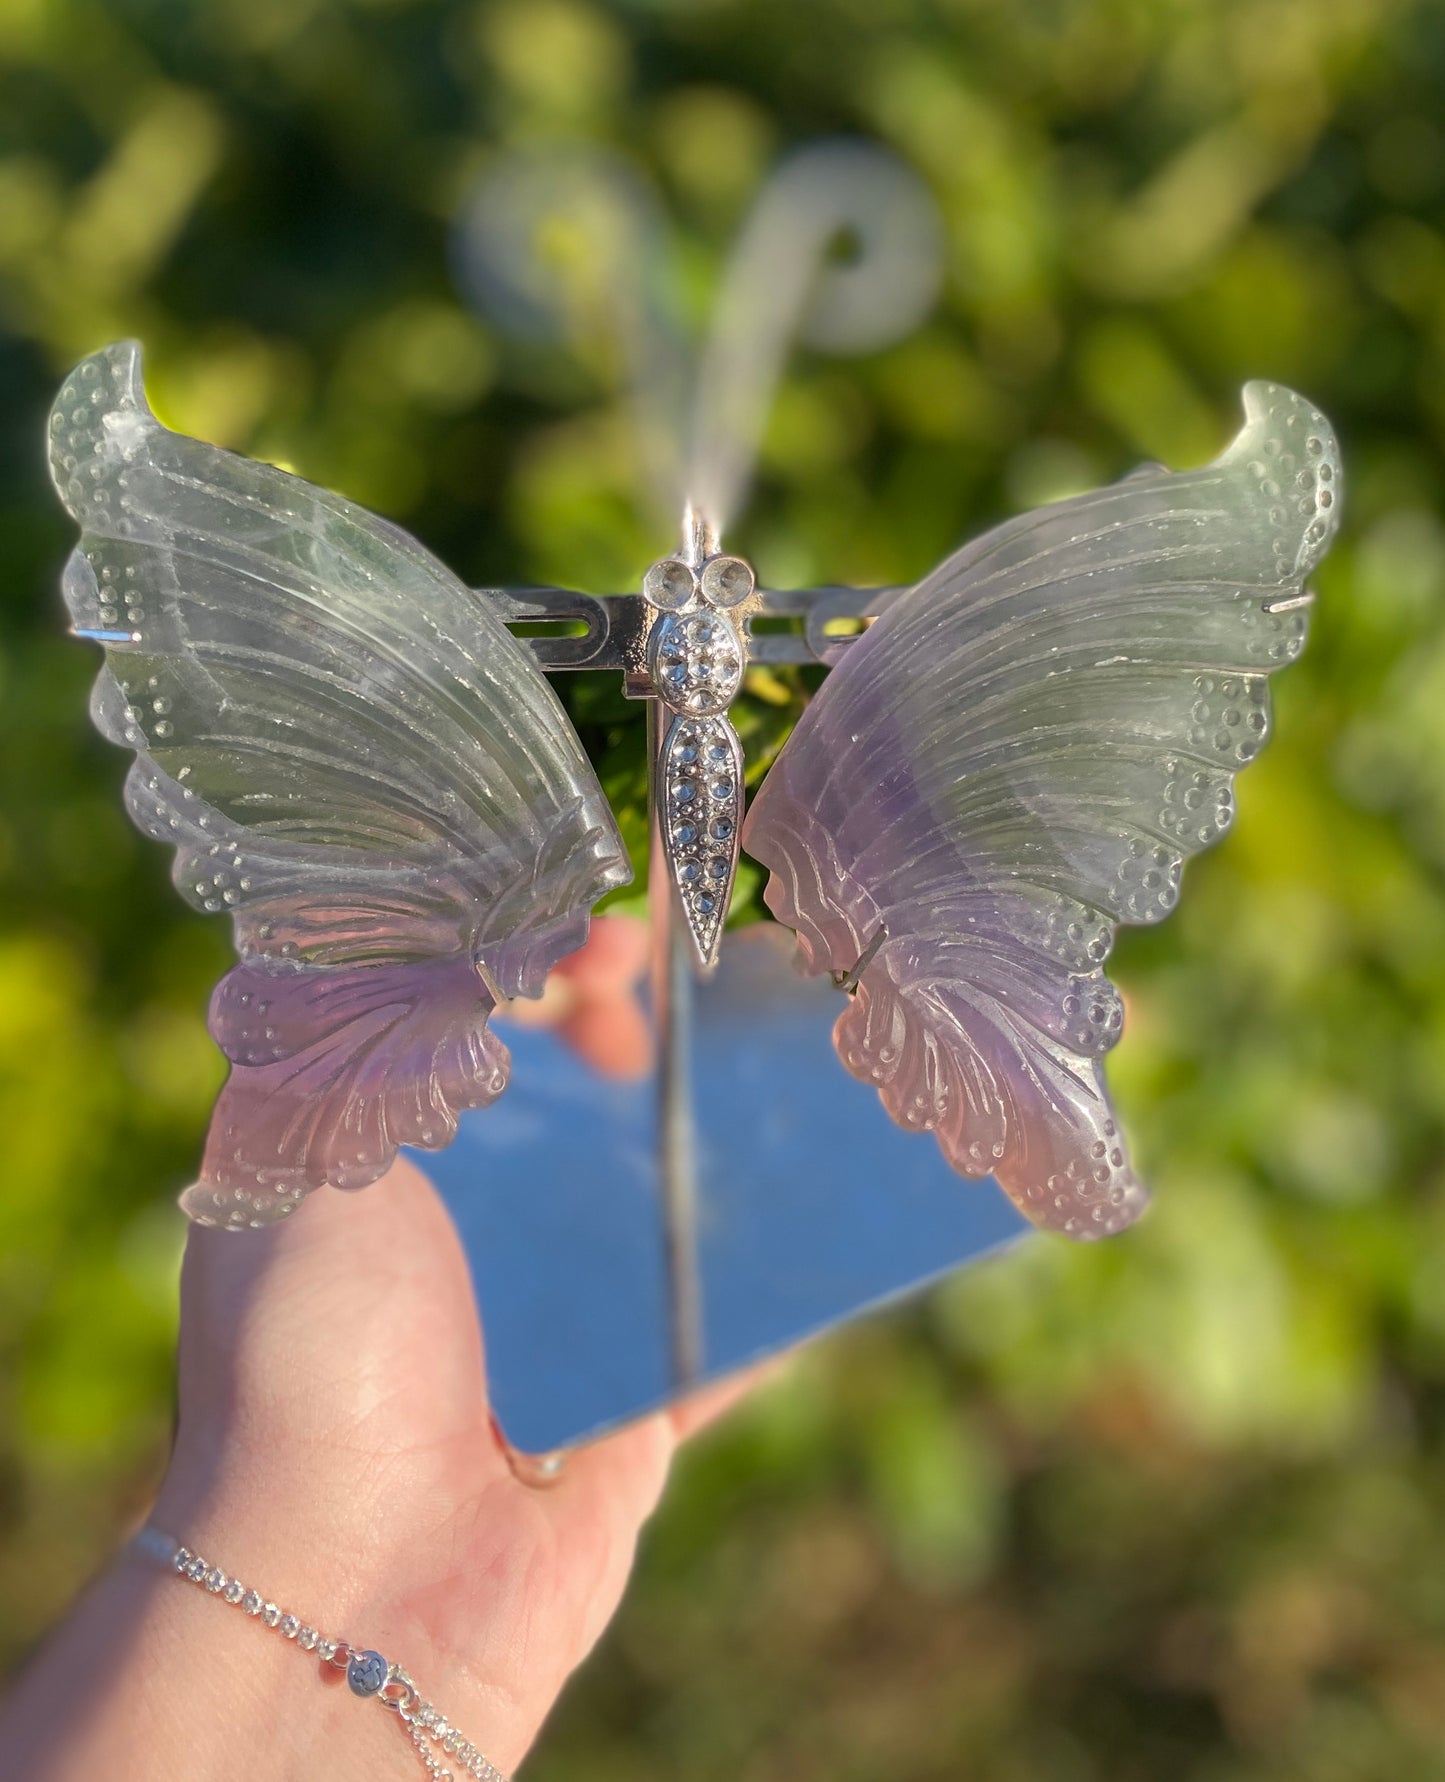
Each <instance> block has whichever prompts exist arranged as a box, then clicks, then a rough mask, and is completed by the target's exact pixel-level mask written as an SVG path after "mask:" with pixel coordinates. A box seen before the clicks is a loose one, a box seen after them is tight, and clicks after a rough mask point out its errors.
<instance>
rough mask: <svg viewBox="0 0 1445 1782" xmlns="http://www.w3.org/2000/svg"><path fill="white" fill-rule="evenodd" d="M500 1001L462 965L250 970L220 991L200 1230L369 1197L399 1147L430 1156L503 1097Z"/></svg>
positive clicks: (273, 964) (269, 963) (192, 1197)
mask: <svg viewBox="0 0 1445 1782" xmlns="http://www.w3.org/2000/svg"><path fill="white" fill-rule="evenodd" d="M492 1006H493V1005H492V1001H491V998H490V997H489V996H488V994H487V992H486V989H485V987H484V986H483V984H482V982H481V980H480V978H479V977H478V976H477V974H476V972H475V970H474V969H473V968H472V967H471V965H470V963H469V962H468V961H467V960H465V959H458V958H451V959H432V960H426V961H422V962H418V963H415V964H409V965H391V966H359V967H356V968H354V969H350V970H347V969H333V968H324V967H318V966H308V965H301V964H293V963H290V962H287V961H277V960H259V959H258V960H250V961H247V962H245V963H243V964H241V965H238V966H236V967H235V969H234V970H232V971H231V972H229V973H228V974H227V975H226V977H224V978H223V979H222V980H221V982H220V984H219V985H217V987H216V993H215V996H214V997H213V999H212V1005H211V1030H212V1032H213V1033H214V1034H215V1036H216V1038H217V1040H218V1042H219V1043H220V1045H221V1047H222V1049H223V1050H224V1051H225V1052H226V1054H227V1056H228V1057H229V1058H231V1060H232V1061H233V1063H232V1071H231V1075H230V1077H229V1079H228V1080H227V1082H226V1085H225V1087H224V1088H223V1089H222V1091H221V1095H220V1099H219V1100H218V1102H217V1104H216V1111H215V1114H214V1116H213V1118H212V1121H211V1131H210V1136H209V1138H208V1140H207V1144H206V1155H205V1159H204V1162H203V1165H202V1169H201V1176H200V1180H199V1181H198V1182H197V1183H196V1185H195V1186H194V1187H192V1188H190V1189H188V1190H187V1191H186V1193H185V1195H184V1196H182V1205H183V1206H184V1207H185V1210H186V1211H187V1212H188V1213H189V1214H190V1215H191V1217H192V1218H194V1219H197V1220H199V1221H200V1222H201V1223H202V1224H208V1225H225V1226H229V1227H232V1228H239V1227H245V1226H262V1225H268V1224H272V1223H274V1222H275V1221H276V1220H277V1219H280V1218H284V1217H285V1216H286V1215H287V1214H289V1213H290V1212H292V1211H293V1210H294V1208H295V1207H296V1206H297V1205H298V1204H299V1203H300V1201H301V1199H302V1198H303V1197H304V1196H305V1195H306V1194H307V1193H309V1192H310V1191H311V1190H313V1189H315V1188H319V1187H321V1186H323V1185H324V1184H326V1183H330V1184H332V1185H333V1186H335V1187H338V1188H362V1187H365V1186H366V1185H367V1184H368V1183H370V1182H374V1181H375V1180H376V1179H377V1177H378V1176H380V1175H382V1174H383V1173H384V1172H385V1171H386V1170H387V1168H388V1167H389V1166H390V1164H391V1163H392V1161H393V1160H394V1159H395V1157H396V1153H397V1150H398V1148H399V1147H400V1146H402V1145H417V1146H421V1147H423V1148H427V1149H436V1148H439V1147H440V1146H443V1145H446V1144H449V1143H450V1142H451V1140H452V1138H454V1137H455V1135H456V1128H457V1118H458V1116H459V1114H460V1113H462V1112H463V1111H464V1110H466V1109H467V1108H474V1107H484V1106H485V1105H486V1104H487V1103H489V1102H491V1101H494V1100H495V1099H496V1097H497V1096H498V1095H500V1094H501V1092H502V1090H503V1089H504V1088H505V1086H506V1081H507V1068H508V1056H507V1050H506V1047H505V1046H504V1045H503V1044H502V1043H501V1041H500V1040H498V1039H497V1038H496V1037H495V1036H494V1035H493V1034H492V1033H491V1032H490V1031H489V1030H488V1028H487V1025H486V1022H487V1017H488V1016H489V1015H490V1013H491V1011H492Z"/></svg>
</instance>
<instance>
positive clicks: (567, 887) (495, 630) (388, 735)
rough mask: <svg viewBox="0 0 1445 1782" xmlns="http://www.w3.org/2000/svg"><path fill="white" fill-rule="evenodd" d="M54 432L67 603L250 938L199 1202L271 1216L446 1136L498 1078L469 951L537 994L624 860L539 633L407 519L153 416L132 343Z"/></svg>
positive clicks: (220, 1213) (178, 822) (171, 838)
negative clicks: (70, 526) (470, 584)
mask: <svg viewBox="0 0 1445 1782" xmlns="http://www.w3.org/2000/svg"><path fill="white" fill-rule="evenodd" d="M50 451H51V469H52V474H53V476H54V478H55V483H56V486H57V488H58V489H59V491H60V494H61V498H62V500H63V501H64V502H65V505H66V507H67V508H68V509H69V510H70V512H71V514H72V515H74V517H75V518H76V520H77V521H79V523H80V526H81V541H80V545H79V547H78V549H77V550H76V551H75V553H74V555H73V556H72V558H71V560H70V562H69V565H68V566H67V569H66V574H65V584H64V586H65V596H66V601H67V604H68V605H69V608H70V612H71V616H72V619H73V622H74V625H75V628H76V630H77V631H78V632H80V633H81V634H82V635H86V636H90V637H93V638H95V639H97V641H99V642H100V643H102V644H103V646H104V648H105V652H106V666H105V667H104V668H103V669H102V671H101V674H100V677H99V679H98V680H97V682H96V687H95V695H94V699H93V715H94V717H95V720H96V723H97V724H98V725H99V727H100V729H101V730H102V731H103V732H104V734H105V735H106V736H108V737H109V738H111V739H112V740H113V741H115V742H117V743H121V744H123V745H124V746H126V747H128V748H130V749H133V750H134V751H135V752H136V761H135V764H134V766H133V768H132V770H131V774H130V777H129V780H128V782H127V802H128V805H129V808H130V810H131V814H132V815H133V817H134V818H135V820H136V821H137V822H138V823H139V825H140V826H141V828H143V829H144V830H145V831H146V832H147V833H148V834H150V835H152V836H154V837H156V838H157V839H158V840H161V841H166V842H169V843H170V844H171V845H172V846H173V847H175V848H176V850H177V853H176V863H175V873H174V876H175V881H176V884H177V886H178V887H179V889H180V891H181V892H182V894H183V895H184V896H185V897H186V898H187V899H188V900H189V901H190V902H191V903H193V904H195V905H196V906H197V907H198V908H200V909H203V910H226V911H229V912H230V913H231V915H232V917H233V919H234V925H235V933H236V941H237V947H238V950H239V952H240V955H241V963H240V964H239V965H238V966H237V967H236V968H235V970H234V971H232V972H231V973H230V974H229V976H228V977H227V978H226V979H225V980H223V983H222V985H221V987H220V989H219V990H218V992H217V996H216V1000H215V1003H214V1005H213V1009H212V1031H213V1032H214V1034H215V1036H216V1039H217V1041H218V1043H219V1044H220V1045H221V1046H222V1048H223V1049H224V1050H225V1051H226V1053H227V1056H228V1057H229V1058H230V1059H231V1062H232V1074H231V1077H230V1080H229V1082H228V1084H227V1086H226V1088H225V1090H223V1092H222V1098H221V1101H220V1103H219V1104H218V1107H217V1112H216V1116H215V1119H214V1120H213V1123H212V1131H211V1137H210V1141H209V1143H208V1146H207V1152H206V1161H205V1166H204V1169H203V1172H202V1177H201V1181H200V1183H199V1184H198V1185H197V1187H196V1188H193V1189H192V1190H190V1191H189V1194H188V1196H187V1197H186V1202H185V1204H186V1206H187V1210H188V1211H190V1212H191V1213H192V1214H193V1215H194V1216H197V1217H204V1218H207V1219H211V1220H214V1221H216V1222H219V1223H224V1224H232V1225H238V1224H259V1223H264V1222H266V1221H267V1220H269V1219H272V1218H275V1217H277V1216H279V1215H280V1214H283V1213H285V1212H288V1211H290V1210H291V1208H292V1207H293V1206H294V1205H295V1204H296V1202H297V1200H298V1199H299V1197H300V1196H301V1195H302V1194H303V1193H305V1192H306V1191H307V1190H308V1189H311V1188H315V1187H319V1186H321V1185H322V1184H323V1183H328V1182H329V1183H332V1184H335V1185H337V1186H348V1187H356V1186H361V1185H362V1184H363V1183H365V1182H368V1181H371V1180H374V1179H375V1177H376V1176H378V1175H379V1174H381V1172H382V1171H383V1170H384V1169H385V1168H386V1167H387V1165H388V1163H389V1162H390V1161H391V1159H392V1157H393V1156H394V1155H395V1152H396V1148H397V1146H398V1144H403V1143H407V1144H421V1145H433V1144H444V1143H446V1141H447V1140H448V1139H449V1138H450V1137H451V1136H452V1134H453V1133H454V1131H455V1129H456V1115H457V1113H458V1112H459V1111H460V1110H461V1109H463V1108H466V1107H471V1106H477V1105H479V1104H481V1103H483V1102H485V1101H489V1100H491V1099H492V1098H493V1097H494V1096H495V1095H496V1094H497V1093H498V1092H499V1091H500V1089H501V1087H502V1085H503V1083H504V1082H505V1074H506V1052H505V1050H504V1048H502V1047H501V1046H500V1044H499V1043H498V1042H497V1041H495V1040H494V1039H492V1038H491V1036H490V1035H489V1034H487V1033H486V1031H485V1021H486V1016H487V1014H488V1013H489V1012H490V1008H491V999H490V996H489V994H488V993H487V991H486V990H485V989H484V987H483V981H482V978H481V976H480V975H479V973H478V971H477V965H478V964H479V963H481V964H484V965H485V967H486V969H487V971H488V973H489V975H490V976H491V978H492V980H493V981H494V982H496V983H497V984H498V985H499V986H500V988H501V989H502V990H503V991H504V992H505V993H507V994H509V995H511V994H517V993H535V992H536V991H537V990H538V989H539V988H540V983H541V979H542V976H543V975H544V974H545V971H546V969H547V967H548V966H549V965H550V964H551V963H552V962H553V961H554V960H555V959H557V958H559V957H561V956H562V955H563V954H565V953H567V952H569V951H571V950H572V949H574V948H575V947H576V946H578V945H580V944H581V940H582V938H583V936H584V935H585V931H586V921H587V914H588V912H589V910H590V909H591V906H592V904H593V903H594V902H595V901H596V900H597V898H598V897H600V896H601V895H602V894H603V892H605V891H606V890H608V889H610V888H611V887H612V886H614V885H618V884H622V883H625V882H626V880H627V878H628V876H629V869H628V865H627V860H626V855H625V852H624V850H623V847H622V844H621V840H620V838H619V836H618V834H617V830H616V826H615V824H614V822H613V819H612V815H611V812H610V811H609V810H608V808H607V804H606V801H605V799H604V798H603V795H602V791H601V788H600V787H599V786H598V784H597V780H596V776H595V775H594V773H593V771H592V768H591V766H590V764H589V763H588V761H587V758H586V756H585V754H584V753H583V751H582V748H581V745H580V743H579V742H578V740H577V737H576V735H575V733H574V732H573V730H572V727H571V725H570V724H569V722H568V720H567V717H566V715H565V713H564V712H563V710H562V708H561V706H560V705H559V704H558V702H557V700H556V697H555V696H554V694H553V693H552V691H551V689H550V688H549V687H548V685H547V684H546V681H545V679H544V678H543V676H542V674H541V673H540V671H539V670H538V669H537V667H536V666H535V664H534V663H533V662H532V660H531V658H530V656H529V655H528V653H527V652H526V650H525V649H524V648H523V647H522V646H521V645H519V644H518V643H517V642H516V640H515V639H514V638H513V637H512V636H511V634H510V633H509V632H508V631H507V630H506V628H505V626H504V625H503V624H502V623H501V621H500V620H499V619H498V618H497V617H496V615H495V614H493V613H491V612H490V611H488V610H487V608H486V607H485V606H484V605H483V604H482V603H481V602H480V600H479V599H478V597H477V596H476V595H474V594H473V593H472V592H471V591H470V590H468V589H467V588H466V587H464V586H463V585H462V583H461V582H459V581H458V580H457V579H456V577H454V576H453V575H451V574H450V573H449V572H448V571H447V570H446V569H445V568H444V567H443V566H442V565H441V564H440V563H438V562H437V561H436V559H435V558H433V557H431V556H430V555H429V554H428V553H427V552H426V551H425V550H423V549H422V547H421V546H420V545H419V544H417V543H416V541H415V540H414V539H412V538H410V537H409V536H408V535H407V534H406V533H404V532H401V531H400V530H398V529H397V528H395V527H393V526H391V525H388V524H387V523H386V522H385V521H383V520H380V519H378V518H376V516H374V515H372V514H370V513H368V512H366V511H365V510H364V509H362V508H359V507H356V506H354V505H352V504H351V503H350V502H347V501H344V500H342V499H340V498H339V497H337V496H334V495H330V494H327V493H326V492H325V491H324V490H321V489H317V488H314V487H312V486H311V485H310V484H308V483H305V482H302V481H301V480H300V479H299V478H297V477H293V476H289V475H287V474H286V473H285V472H283V471H280V470H277V469H274V468H272V467H271V466H269V465H264V464H257V463H253V462H251V461H249V460H247V459H244V458H238V457H235V456H233V455H232V454H231V453H228V452H224V451H220V450H218V449H217V448H215V447H213V446H208V445H204V444H202V443H201V442H199V441H197V440H193V439H188V438H186V437H184V436H183V435H180V434H175V433H171V432H169V431H168V430H167V429H165V428H163V427H162V426H161V425H160V424H159V423H158V422H157V421H156V419H155V417H154V416H153V415H152V414H151V412H150V410H149V408H148V407H147V406H146V401H145V396H144V392H143V389H142V386H141V381H140V352H139V348H138V347H137V346H136V345H135V344H134V343H133V342H125V343H121V344H119V345H116V346H112V347H109V348H107V349H106V350H105V351H103V352H101V353H98V354H96V355H95V356H94V357H92V358H90V359H87V360H86V361H85V362H84V363H83V364H81V365H80V366H78V367H77V368H76V370H75V371H74V372H73V373H72V374H71V375H70V377H69V378H68V379H67V380H66V383H65V386H64V388H63V389H62V390H61V393H60V395H59V397H58V398H57V401H56V404H55V407H54V410H53V411H52V414H51V421H50ZM263 1109H264V1117H262V1110H263Z"/></svg>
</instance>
